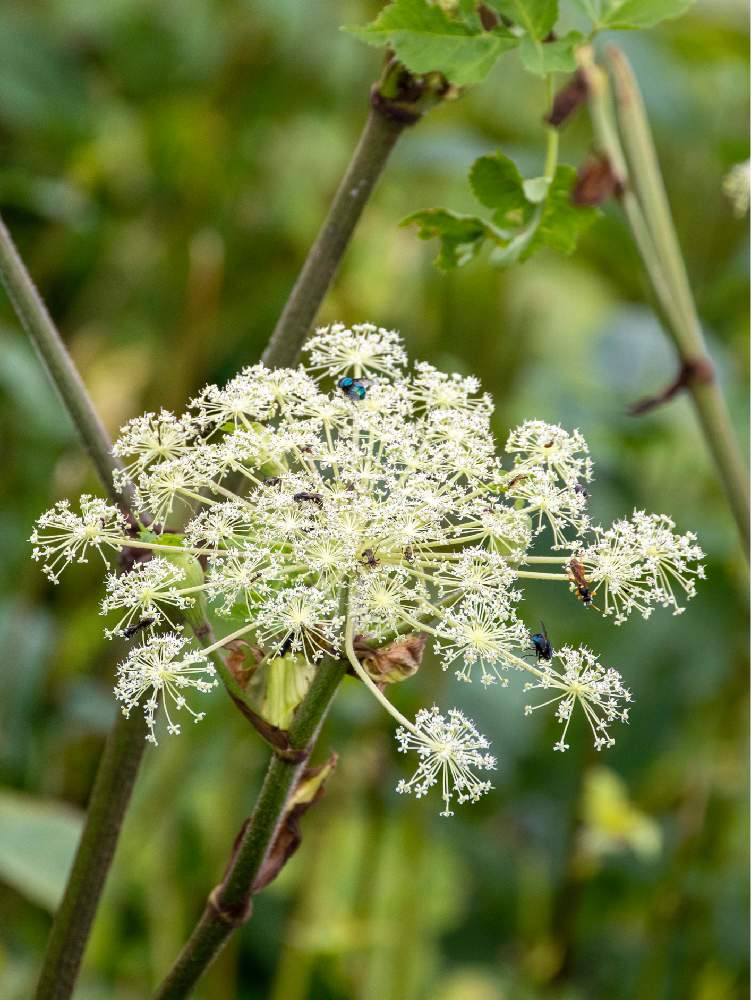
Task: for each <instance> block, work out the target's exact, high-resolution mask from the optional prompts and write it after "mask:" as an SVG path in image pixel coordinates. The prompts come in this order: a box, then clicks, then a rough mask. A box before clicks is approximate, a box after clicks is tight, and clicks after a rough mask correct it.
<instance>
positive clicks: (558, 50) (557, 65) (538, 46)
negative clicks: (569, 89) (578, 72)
mask: <svg viewBox="0 0 751 1000" xmlns="http://www.w3.org/2000/svg"><path fill="white" fill-rule="evenodd" d="M583 42H584V36H583V35H582V34H581V32H579V31H569V33H568V34H567V35H564V37H563V38H557V39H556V40H555V41H553V42H540V41H538V40H536V39H534V38H531V37H530V36H529V35H525V37H524V38H523V39H522V40H521V44H520V46H519V55H520V57H521V61H522V63H523V64H524V67H525V69H528V70H529V72H530V73H536V74H537V75H538V76H546V75H547V74H548V73H573V71H574V70H575V69H576V54H575V53H576V49H577V48H578V47H579V46H580V45H581V44H582V43H583Z"/></svg>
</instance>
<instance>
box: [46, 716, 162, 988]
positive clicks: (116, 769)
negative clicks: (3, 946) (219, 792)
mask: <svg viewBox="0 0 751 1000" xmlns="http://www.w3.org/2000/svg"><path fill="white" fill-rule="evenodd" d="M145 737H146V722H145V719H144V717H143V716H142V715H141V714H140V713H137V714H136V715H134V716H132V717H131V718H129V719H126V718H125V717H124V716H123V715H122V714H121V713H120V712H118V714H117V719H116V720H115V723H114V725H113V727H112V729H111V731H110V734H109V736H108V737H107V743H106V745H105V748H104V754H103V756H102V760H101V763H100V765H99V768H98V770H97V773H96V779H95V780H94V787H93V788H92V790H91V796H90V799H89V806H88V810H87V813H86V823H85V826H84V829H83V833H82V834H81V840H80V842H79V844H78V849H77V851H76V856H75V859H74V861H73V867H72V868H71V871H70V875H69V876H68V881H67V883H66V886H65V894H64V895H63V898H62V902H61V903H60V906H59V907H58V909H57V911H56V912H55V918H54V921H53V923H52V930H51V931H50V936H49V938H48V941H47V950H46V952H45V955H44V962H43V964H42V971H41V975H40V977H39V983H38V984H37V990H36V996H37V998H39V1000H42V998H44V1000H63V998H65V997H69V996H70V995H71V993H72V992H73V987H74V985H75V982H76V978H77V976H78V970H79V967H80V965H81V958H82V957H83V952H84V949H85V947H86V942H87V940H88V937H89V933H90V931H91V925H92V923H93V921H94V915H95V913H96V908H97V904H98V902H99V898H100V895H101V892H102V889H103V888H104V883H105V881H106V878H107V872H108V871H109V868H110V865H111V864H112V858H113V856H114V853H115V847H116V846H117V839H118V836H119V834H120V829H121V827H122V822H123V817H124V816H125V811H126V809H127V808H128V804H129V802H130V797H131V793H132V791H133V786H134V784H135V780H136V775H137V774H138V768H139V766H140V764H141V758H142V757H143V752H144V749H145V748H146V739H145Z"/></svg>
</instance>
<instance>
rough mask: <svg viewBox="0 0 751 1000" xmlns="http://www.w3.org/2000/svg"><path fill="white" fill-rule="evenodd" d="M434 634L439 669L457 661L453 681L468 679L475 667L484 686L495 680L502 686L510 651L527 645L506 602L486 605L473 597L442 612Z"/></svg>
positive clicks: (511, 660)
mask: <svg viewBox="0 0 751 1000" xmlns="http://www.w3.org/2000/svg"><path fill="white" fill-rule="evenodd" d="M434 634H435V635H436V643H435V647H434V649H435V653H436V655H438V656H440V657H441V660H442V666H443V669H444V670H448V669H449V667H452V666H453V665H454V664H456V663H457V662H458V663H459V664H460V666H459V667H458V668H457V669H456V670H455V674H456V678H457V680H460V681H466V682H469V681H471V680H472V673H473V670H474V668H475V667H476V666H479V669H480V681H481V683H482V684H483V686H484V687H489V686H490V685H492V684H495V683H496V682H500V684H501V686H502V687H506V686H507V685H508V678H507V677H506V676H505V673H504V672H505V671H506V670H508V667H509V666H510V665H513V664H514V650H519V649H524V648H525V647H527V646H528V645H529V632H528V631H527V629H526V628H525V626H524V623H523V622H521V621H519V619H518V618H517V617H516V614H515V613H514V611H513V609H512V608H511V607H509V606H508V604H507V603H505V602H503V601H501V602H494V603H491V604H489V603H486V602H485V601H484V600H482V598H479V597H477V596H475V597H470V598H469V599H468V600H467V601H465V602H463V603H462V604H461V605H460V606H459V607H458V608H457V609H454V608H452V609H451V611H449V612H446V614H445V616H444V619H443V620H442V621H441V622H440V624H439V626H438V627H437V628H436V630H435V633H434ZM488 668H489V669H488Z"/></svg>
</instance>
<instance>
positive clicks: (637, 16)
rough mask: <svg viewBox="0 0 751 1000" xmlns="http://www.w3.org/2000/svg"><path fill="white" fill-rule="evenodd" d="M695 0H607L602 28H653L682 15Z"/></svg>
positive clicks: (602, 17) (601, 22) (601, 21)
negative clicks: (661, 22)
mask: <svg viewBox="0 0 751 1000" xmlns="http://www.w3.org/2000/svg"><path fill="white" fill-rule="evenodd" d="M693 2H694V0H607V2H606V3H604V4H603V9H602V13H601V15H600V19H599V27H602V28H624V29H628V28H653V27H654V26H655V25H656V24H659V23H660V21H665V20H667V19H668V18H671V17H680V15H681V14H684V13H685V12H686V11H687V10H688V8H689V7H690V6H691V5H692V4H693Z"/></svg>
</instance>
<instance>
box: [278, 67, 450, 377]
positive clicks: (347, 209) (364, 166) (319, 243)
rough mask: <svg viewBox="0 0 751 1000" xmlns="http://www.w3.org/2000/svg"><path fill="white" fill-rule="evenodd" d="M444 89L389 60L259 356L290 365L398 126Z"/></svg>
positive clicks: (439, 80)
mask: <svg viewBox="0 0 751 1000" xmlns="http://www.w3.org/2000/svg"><path fill="white" fill-rule="evenodd" d="M446 90H447V84H446V81H445V80H444V79H443V77H441V76H440V74H436V73H433V74H428V75H426V76H420V77H415V76H412V75H411V74H410V73H408V72H407V70H406V69H405V68H404V67H403V66H402V65H400V64H399V63H397V62H395V61H394V60H390V61H389V62H388V63H387V64H386V67H385V69H384V72H383V75H382V77H381V80H380V81H379V83H378V84H377V85H376V86H375V87H374V88H373V91H372V94H371V105H372V106H371V109H370V112H369V113H368V117H367V119H366V121H365V127H364V128H363V130H362V133H361V135H360V139H359V141H358V143H357V147H356V148H355V152H354V154H353V156H352V159H351V161H350V163H349V166H348V167H347V170H346V171H345V174H344V176H343V177H342V180H341V182H340V184H339V187H338V188H337V191H336V194H335V195H334V200H333V201H332V202H331V207H330V208H329V212H328V215H327V216H326V219H325V220H324V223H323V225H322V226H321V229H320V230H319V232H318V235H317V236H316V239H315V242H314V243H313V246H312V247H311V248H310V251H309V253H308V256H307V258H306V259H305V263H304V264H303V267H302V270H301V271H300V274H299V275H298V278H297V281H296V282H295V285H294V288H293V289H292V291H291V293H290V296H289V298H288V299H287V303H286V305H285V306H284V309H283V310H282V314H281V316H280V317H279V320H278V322H277V324H276V326H275V327H274V332H273V333H272V335H271V339H270V340H269V343H268V346H267V347H266V350H265V351H264V352H263V356H262V358H261V360H262V361H263V363H264V364H265V365H268V367H269V368H281V367H284V366H288V365H293V364H295V362H296V361H297V357H298V355H299V353H300V349H301V348H302V345H303V343H304V341H305V338H306V337H307V336H308V333H309V332H310V328H311V327H312V325H313V323H314V321H315V318H316V315H317V313H318V310H319V309H320V306H321V303H322V302H323V299H324V297H325V295H326V293H327V291H328V290H329V288H330V286H331V282H332V281H333V280H334V276H335V274H336V272H337V270H338V268H339V264H340V263H341V260H342V257H343V256H344V251H345V250H346V249H347V246H348V244H349V241H350V239H351V237H352V233H353V232H354V230H355V226H356V225H357V223H358V221H359V219H360V216H361V215H362V211H363V209H364V207H365V205H366V204H367V202H368V199H369V198H370V196H371V195H372V193H373V190H374V188H375V186H376V184H377V183H378V179H379V177H380V176H381V173H382V172H383V168H384V167H385V165H386V162H387V160H388V158H389V156H390V155H391V151H392V149H393V148H394V146H395V145H396V141H397V139H398V138H399V136H400V135H401V134H402V132H403V131H404V129H405V128H406V127H407V126H409V125H413V124H415V122H417V121H419V120H420V118H421V117H422V115H423V114H424V113H425V112H426V111H428V110H429V109H430V108H431V107H432V106H433V105H434V104H436V103H437V102H439V101H440V100H441V99H442V97H443V96H444V94H445V92H446Z"/></svg>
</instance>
